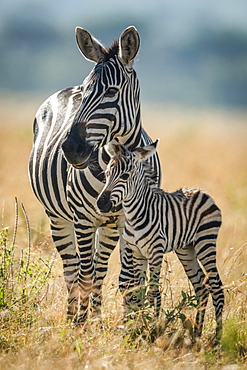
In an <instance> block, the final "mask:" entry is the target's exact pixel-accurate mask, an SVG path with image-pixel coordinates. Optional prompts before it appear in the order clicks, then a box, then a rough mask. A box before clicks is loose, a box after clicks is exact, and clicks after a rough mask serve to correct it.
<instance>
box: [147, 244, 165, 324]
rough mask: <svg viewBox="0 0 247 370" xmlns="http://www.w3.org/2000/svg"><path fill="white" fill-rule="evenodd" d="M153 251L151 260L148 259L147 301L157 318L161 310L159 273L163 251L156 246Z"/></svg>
mask: <svg viewBox="0 0 247 370" xmlns="http://www.w3.org/2000/svg"><path fill="white" fill-rule="evenodd" d="M161 249H162V247H161ZM154 251H155V253H153V255H152V256H151V258H150V259H149V270H150V272H149V273H150V279H149V290H148V300H149V304H150V306H151V307H153V308H154V314H155V316H156V317H158V316H159V313H160V308H161V294H160V271H161V267H162V261H163V250H159V247H158V246H157V247H156V248H155V249H154Z"/></svg>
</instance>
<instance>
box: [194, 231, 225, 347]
mask: <svg viewBox="0 0 247 370" xmlns="http://www.w3.org/2000/svg"><path fill="white" fill-rule="evenodd" d="M195 251H196V254H197V258H198V259H199V261H200V263H201V264H202V266H203V268H204V269H205V271H206V279H205V284H206V286H207V288H208V290H209V291H210V293H211V294H212V299H213V305H214V308H215V316H216V341H217V342H218V341H219V340H220V338H221V335H222V311H223V307H224V291H223V288H222V282H221V279H220V276H219V273H218V270H217V266H216V236H214V235H212V234H210V235H208V237H207V239H206V238H205V237H204V238H203V240H200V239H199V238H198V241H195Z"/></svg>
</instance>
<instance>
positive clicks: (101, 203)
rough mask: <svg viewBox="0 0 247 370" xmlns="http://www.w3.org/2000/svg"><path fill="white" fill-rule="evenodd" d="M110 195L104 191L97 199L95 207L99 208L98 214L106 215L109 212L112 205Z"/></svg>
mask: <svg viewBox="0 0 247 370" xmlns="http://www.w3.org/2000/svg"><path fill="white" fill-rule="evenodd" d="M110 195H111V192H110V191H106V192H104V193H102V194H101V195H100V196H99V198H98V199H97V207H98V208H99V210H100V212H102V213H107V212H110V211H111V209H112V206H113V204H112V202H111V200H110Z"/></svg>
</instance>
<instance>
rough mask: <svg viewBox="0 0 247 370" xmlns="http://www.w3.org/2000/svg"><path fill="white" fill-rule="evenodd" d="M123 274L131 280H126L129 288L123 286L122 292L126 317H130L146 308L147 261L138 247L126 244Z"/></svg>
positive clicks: (123, 256) (123, 257)
mask: <svg viewBox="0 0 247 370" xmlns="http://www.w3.org/2000/svg"><path fill="white" fill-rule="evenodd" d="M123 263H124V265H123ZM123 272H125V274H127V273H128V278H129V279H128V280H127V279H126V280H124V283H125V284H126V283H127V286H126V285H123V286H122V291H123V292H124V312H125V316H127V317H128V315H129V314H131V312H136V311H140V310H141V309H143V308H144V307H145V298H146V276H147V259H146V258H145V257H144V256H142V254H141V253H140V251H139V249H138V248H137V247H136V246H134V245H130V244H128V243H126V245H125V248H124V251H123V255H122V271H121V273H122V274H123ZM120 276H121V275H120ZM125 276H126V275H125Z"/></svg>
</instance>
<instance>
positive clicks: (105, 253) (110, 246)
mask: <svg viewBox="0 0 247 370" xmlns="http://www.w3.org/2000/svg"><path fill="white" fill-rule="evenodd" d="M118 239H119V231H118V229H117V226H116V225H115V224H111V225H110V224H109V225H107V226H105V227H100V228H99V229H98V232H97V237H96V243H95V244H96V250H95V254H94V265H95V276H94V284H93V294H92V314H93V316H100V314H101V304H102V285H103V280H104V278H105V276H106V274H107V270H108V262H109V258H110V255H111V253H112V251H113V250H114V249H115V247H116V245H117V242H118Z"/></svg>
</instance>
